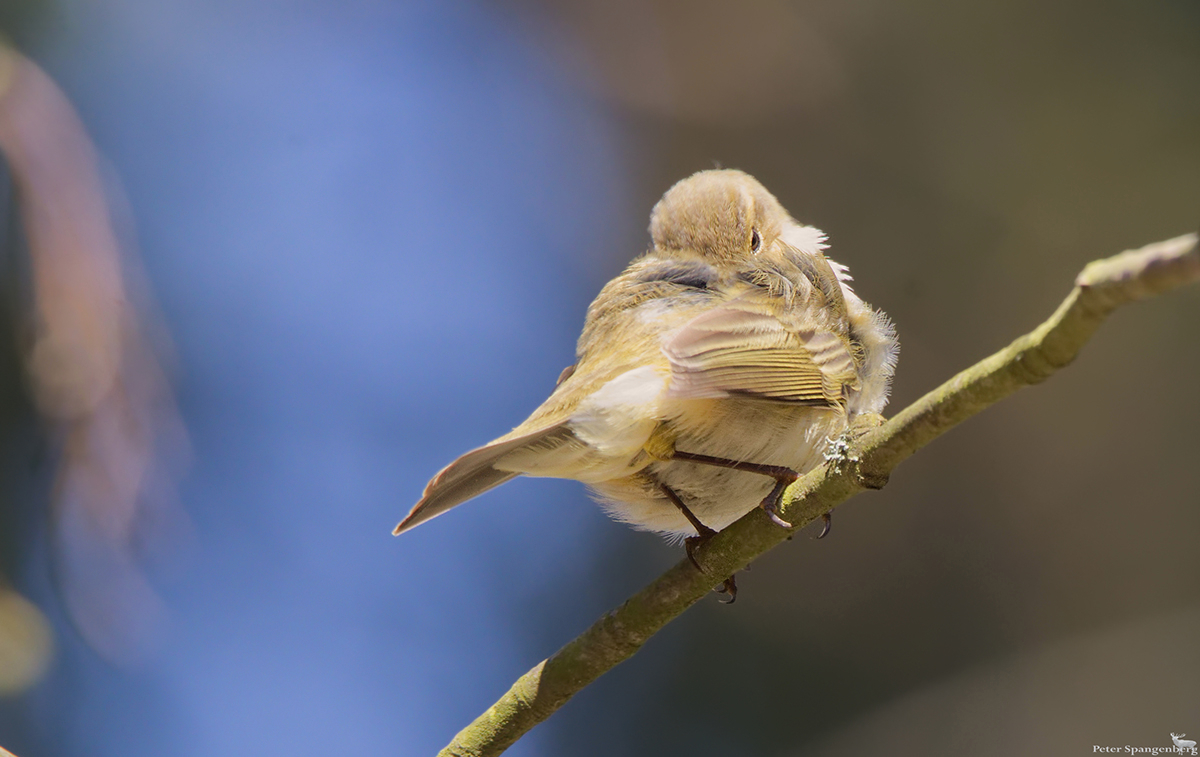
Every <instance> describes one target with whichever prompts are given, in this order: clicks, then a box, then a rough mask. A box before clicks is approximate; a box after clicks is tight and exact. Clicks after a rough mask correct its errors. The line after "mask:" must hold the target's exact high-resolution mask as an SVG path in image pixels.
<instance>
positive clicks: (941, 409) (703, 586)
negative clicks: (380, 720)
mask: <svg viewBox="0 0 1200 757" xmlns="http://www.w3.org/2000/svg"><path fill="white" fill-rule="evenodd" d="M1197 245H1198V243H1197V235H1196V234H1187V235H1184V236H1181V237H1177V238H1175V239H1170V240H1167V241H1165V242H1158V243H1155V244H1151V245H1148V246H1146V247H1143V248H1142V249H1140V250H1132V251H1130V252H1124V253H1121V254H1120V255H1116V256H1114V257H1111V258H1106V259H1104V260H1097V261H1094V262H1092V263H1090V264H1089V265H1088V266H1087V267H1086V268H1084V270H1083V272H1082V273H1080V274H1079V276H1078V277H1077V278H1076V279H1075V288H1074V289H1073V290H1072V291H1071V293H1070V294H1069V295H1068V296H1067V299H1066V300H1064V301H1063V303H1062V305H1060V306H1059V308H1058V310H1057V311H1055V313H1054V315H1052V316H1050V318H1049V320H1047V321H1046V322H1045V323H1043V324H1042V325H1041V326H1039V327H1038V328H1037V329H1035V330H1034V331H1033V332H1031V333H1029V334H1026V335H1024V336H1022V337H1020V338H1019V339H1017V340H1016V341H1014V342H1013V343H1012V344H1010V345H1009V346H1008V347H1006V348H1005V349H1003V350H1001V351H1000V352H997V353H996V354H994V355H992V356H991V357H989V358H987V359H985V360H983V361H981V362H979V363H977V364H975V365H973V366H971V367H970V368H968V369H967V370H965V371H963V372H962V373H959V374H958V375H957V376H955V377H954V378H952V379H950V380H949V381H947V382H946V383H944V384H942V385H941V386H939V387H938V388H937V389H934V390H933V391H932V392H930V393H928V394H926V395H925V396H924V397H922V398H921V399H919V400H917V401H916V402H914V403H913V404H912V405H910V406H909V407H907V408H905V409H904V410H903V411H901V412H900V413H899V414H898V415H896V416H895V417H894V418H892V419H891V420H889V421H887V422H886V423H883V424H882V425H874V427H873V428H863V426H862V425H859V426H857V427H856V428H855V429H853V430H852V436H853V440H852V441H851V442H850V444H849V446H848V448H847V450H846V451H845V453H844V454H842V455H839V456H838V457H837V458H836V459H833V460H831V461H830V462H828V463H826V464H825V465H823V466H821V467H820V468H817V469H816V470H813V471H811V472H809V473H808V474H806V475H805V476H804V477H802V478H801V479H800V480H799V481H797V482H796V483H795V484H793V485H792V486H791V487H790V488H789V489H788V491H787V494H786V497H785V503H784V505H783V508H782V512H781V515H782V517H783V518H784V520H787V521H789V522H791V523H792V524H794V527H793V528H792V529H790V530H788V529H782V528H780V527H779V526H777V525H775V524H774V523H772V522H771V521H770V519H769V518H768V517H767V516H766V514H765V513H764V512H763V511H762V510H761V509H758V508H755V509H754V510H752V511H751V512H749V513H747V514H746V515H745V516H743V517H742V518H741V519H740V520H738V521H737V522H736V523H734V524H733V525H731V526H729V527H728V528H726V529H725V530H724V531H722V532H721V533H719V534H718V535H717V536H715V537H714V538H713V539H712V540H710V541H709V542H707V543H706V544H704V545H703V546H702V547H701V548H699V549H698V550H696V553H695V556H696V559H697V560H698V561H699V563H700V565H701V566H702V567H703V569H704V573H701V572H699V571H697V570H696V568H695V567H694V566H693V565H692V564H691V563H690V562H689V561H688V560H683V561H681V562H679V563H678V564H677V565H675V566H674V567H672V568H671V569H670V570H668V571H667V572H666V573H664V574H663V575H662V576H660V577H659V578H658V579H657V580H655V581H654V582H653V583H651V584H650V585H649V586H647V587H646V588H644V589H642V590H641V591H640V592H638V593H637V594H635V595H634V596H633V597H631V598H630V599H628V600H627V601H626V602H625V604H623V605H621V606H620V607H618V608H617V609H616V610H613V611H612V612H610V613H608V614H607V615H605V616H604V617H602V618H600V620H598V621H596V623H595V624H593V625H592V627H591V628H589V629H588V630H586V631H584V632H583V634H581V635H580V636H578V637H577V638H576V639H575V640H574V641H572V642H570V643H569V644H567V645H566V646H565V647H563V648H562V649H560V650H559V651H558V652H556V653H555V654H554V655H553V656H551V657H550V658H549V659H547V660H544V661H542V662H541V663H539V664H538V665H537V666H536V667H534V668H533V669H532V670H530V671H529V672H528V673H526V674H525V675H523V676H521V677H520V678H519V679H518V680H517V682H516V683H515V684H513V687H512V688H511V689H509V691H508V692H507V693H506V694H505V695H504V696H502V697H501V698H500V700H499V701H498V702H496V703H495V704H494V705H492V706H491V707H490V708H488V710H487V712H485V713H483V714H482V715H480V716H479V717H478V718H477V719H476V720H475V722H473V723H471V724H470V725H469V726H467V727H466V728H464V729H463V730H462V731H461V732H459V734H458V735H457V736H455V737H454V741H452V742H451V743H450V745H449V746H447V747H446V748H445V749H443V750H442V751H441V752H440V755H442V756H443V757H488V756H490V755H497V754H500V753H501V752H503V751H504V750H505V749H507V748H508V747H509V746H510V745H511V744H513V742H515V741H516V740H517V739H519V738H520V737H521V736H522V735H524V734H525V732H526V731H528V730H529V729H531V728H533V727H534V726H535V725H537V724H538V723H540V722H542V721H543V720H545V719H546V718H548V717H549V716H550V715H551V714H553V713H554V711H555V710H557V709H558V708H559V707H561V706H562V705H563V704H564V703H565V702H566V701H567V700H568V699H570V698H571V697H572V696H574V695H575V694H576V693H577V692H579V691H580V690H582V689H583V688H584V687H585V686H587V685H588V684H589V683H591V682H592V681H594V680H596V679H597V678H599V677H600V676H601V675H603V674H604V673H605V672H607V671H608V670H609V669H610V668H612V667H614V666H615V665H617V664H618V663H620V662H623V661H624V660H626V659H628V658H629V657H631V656H633V654H634V653H635V652H637V651H638V649H640V648H641V646H642V644H644V643H646V641H647V640H648V639H649V638H650V637H651V636H653V635H654V634H655V633H657V632H658V631H659V629H661V628H662V627H663V626H665V625H666V624H667V623H669V622H670V621H671V620H673V619H674V618H675V617H676V616H678V615H679V614H681V613H682V612H683V611H684V610H686V609H687V608H688V607H690V606H691V605H693V604H694V603H696V602H697V601H699V600H700V599H701V598H702V597H704V596H705V595H706V594H708V593H709V591H711V590H712V587H713V585H714V584H719V583H720V582H721V580H722V579H724V578H725V577H726V576H729V575H732V574H733V573H735V572H737V571H739V570H741V569H743V568H745V567H746V565H748V564H749V563H750V561H751V560H753V559H754V558H756V557H758V556H759V555H761V554H763V553H764V552H766V551H767V550H769V549H771V548H772V547H774V546H776V545H777V544H779V543H781V542H783V541H785V540H787V539H788V538H789V537H790V536H791V535H792V532H793V531H795V530H796V529H798V528H801V527H803V526H805V525H807V524H808V523H811V522H812V521H813V520H815V519H817V518H820V517H821V516H822V515H824V514H825V513H828V512H830V511H832V510H833V508H835V507H837V506H838V505H840V504H841V503H842V502H845V501H846V500H847V499H849V498H850V497H852V496H854V495H856V494H859V493H861V492H863V491H865V490H867V489H879V488H882V486H883V485H884V484H886V483H887V479H888V476H889V475H890V474H891V472H892V470H893V469H894V468H895V467H896V466H897V465H899V464H900V463H902V462H903V461H904V460H906V459H908V457H909V456H910V455H912V454H913V453H914V452H916V451H917V450H919V449H920V448H922V447H924V446H925V445H926V444H929V443H930V442H931V441H933V440H934V439H936V438H937V437H939V436H941V435H942V434H944V433H946V432H947V431H949V430H950V429H952V428H954V427H955V426H957V425H958V424H959V423H962V422H963V421H965V420H966V419H967V418H970V417H971V416H973V415H975V414H976V413H978V412H980V411H981V410H983V409H985V408H987V407H989V406H990V405H993V404H995V403H996V402H999V401H1000V400H1002V399H1004V398H1005V397H1007V396H1009V395H1010V394H1012V393H1013V392H1015V391H1017V390H1018V389H1020V388H1022V387H1025V386H1030V385H1033V384H1038V383H1041V382H1042V381H1045V380H1046V379H1047V378H1049V377H1050V376H1051V375H1053V374H1054V373H1055V372H1056V371H1058V370H1059V369H1061V368H1063V367H1065V366H1066V365H1068V364H1069V363H1070V362H1071V361H1072V360H1074V359H1075V356H1076V355H1077V354H1079V350H1080V349H1081V348H1082V347H1083V345H1084V343H1086V342H1087V340H1088V339H1089V338H1091V336H1092V334H1093V333H1094V332H1095V331H1096V329H1097V328H1098V327H1099V326H1100V324H1101V322H1103V321H1104V319H1105V318H1106V317H1107V316H1108V315H1109V314H1110V313H1111V312H1112V311H1114V310H1116V309H1117V308H1118V307H1120V306H1121V305H1124V304H1126V303H1129V302H1133V301H1135V300H1140V299H1144V298H1146V297H1151V296H1153V295H1157V294H1162V293H1163V292H1167V291H1169V290H1171V289H1175V288H1176V287H1180V286H1183V285H1184V284H1189V283H1193V282H1196V281H1200V247H1198V246H1197ZM875 419H876V423H877V422H878V420H880V419H879V418H878V416H875Z"/></svg>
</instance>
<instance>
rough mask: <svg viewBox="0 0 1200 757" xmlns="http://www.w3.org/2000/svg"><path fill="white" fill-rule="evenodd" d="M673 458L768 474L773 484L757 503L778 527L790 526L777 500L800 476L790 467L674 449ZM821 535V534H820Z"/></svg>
mask: <svg viewBox="0 0 1200 757" xmlns="http://www.w3.org/2000/svg"><path fill="white" fill-rule="evenodd" d="M671 458H672V459H673V460H683V461H685V462H689V463H699V464H700V465H712V466H715V467H717V468H732V469H733V470H740V471H745V472H746V473H758V474H760V475H763V476H769V477H771V478H773V479H775V486H774V488H772V489H771V493H770V494H768V495H767V496H766V497H764V498H763V501H762V502H760V503H759V505H758V506H759V507H761V508H762V509H763V511H764V512H766V514H767V517H769V518H770V519H771V521H772V522H773V523H774V524H775V525H777V526H779V527H780V528H791V527H792V524H791V523H788V522H787V521H786V520H784V519H783V518H780V517H779V501H780V500H781V499H782V498H783V491H784V489H787V488H788V487H789V486H791V485H792V484H793V483H795V481H796V479H798V478H800V474H799V473H796V471H794V470H792V469H791V468H785V467H783V466H782V465H763V464H762V463H743V462H739V461H737V460H726V459H725V458H723V457H709V456H708V455H696V454H693V453H691V452H680V451H679V450H675V453H674V454H673V455H672V456H671ZM822 535H823V534H822Z"/></svg>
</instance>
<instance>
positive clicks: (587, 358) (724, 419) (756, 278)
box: [395, 170, 899, 555]
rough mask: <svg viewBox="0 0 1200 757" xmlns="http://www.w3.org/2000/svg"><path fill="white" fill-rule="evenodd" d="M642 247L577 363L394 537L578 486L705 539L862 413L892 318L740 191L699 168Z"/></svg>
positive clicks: (878, 400)
mask: <svg viewBox="0 0 1200 757" xmlns="http://www.w3.org/2000/svg"><path fill="white" fill-rule="evenodd" d="M650 235H651V237H652V238H653V245H654V246H653V248H652V249H651V250H650V251H649V252H647V253H646V254H645V255H642V256H641V257H639V258H637V259H636V260H634V261H633V262H632V263H631V264H630V265H629V267H628V268H626V269H625V271H624V272H622V273H621V274H620V275H619V276H617V277H616V278H615V279H613V280H612V281H610V282H609V283H608V285H607V286H605V287H604V289H603V290H602V291H601V292H600V295H599V296H598V297H597V298H596V300H595V302H593V303H592V305H591V307H590V308H588V312H587V320H586V322H585V323H584V327H583V334H582V336H580V338H579V345H578V349H577V352H576V355H577V358H578V360H577V362H576V363H575V365H574V366H572V367H570V368H568V369H567V370H565V371H563V375H562V376H561V377H560V379H559V383H558V386H557V388H555V390H554V392H553V393H552V394H551V395H550V397H549V398H548V399H547V400H546V401H545V402H544V403H542V406H541V407H539V408H538V409H537V410H535V411H534V412H533V415H531V416H530V417H529V418H528V419H527V420H526V421H525V422H524V423H522V424H521V425H520V426H517V427H516V428H515V429H513V430H512V431H511V432H510V433H508V434H505V435H504V436H502V437H500V438H499V439H497V440H495V441H494V442H492V443H491V444H488V445H487V446H484V447H480V448H479V449H476V450H472V451H471V452H468V453H466V454H465V455H463V456H462V457H460V458H458V459H457V460H455V461H454V462H453V463H451V464H450V465H448V466H447V467H446V468H444V469H443V470H442V471H441V472H440V473H438V474H437V475H436V476H434V478H433V480H432V481H430V482H429V485H428V486H427V487H426V488H425V494H424V496H423V497H422V498H421V501H420V502H418V503H417V504H416V506H415V507H413V509H412V512H410V513H409V514H408V516H407V517H406V518H405V519H404V520H403V521H402V522H401V523H400V525H398V526H396V530H395V533H397V534H399V533H401V532H403V531H406V530H408V529H410V528H412V527H414V526H416V525H418V524H420V523H423V522H425V521H427V520H429V519H430V518H433V517H435V516H438V515H441V514H442V513H444V512H445V511H447V510H449V509H450V508H452V507H454V506H455V505H457V504H459V503H461V502H464V501H466V500H468V499H470V498H472V497H474V496H476V495H477V494H481V493H483V492H485V491H487V490H488V489H491V488H492V487H493V486H497V485H499V484H502V483H504V482H505V481H508V480H509V479H511V478H513V477H514V476H517V475H520V474H525V475H527V476H552V477H555V478H572V479H576V480H578V481H582V482H584V483H586V484H588V485H589V486H590V487H591V488H592V490H593V491H594V492H595V493H596V495H597V497H598V499H599V500H600V502H601V503H602V505H603V506H604V508H605V509H606V510H607V511H608V513H609V514H610V515H611V516H612V517H614V518H616V519H617V520H620V521H624V522H626V523H629V524H631V525H632V526H633V527H634V528H638V529H643V530H648V531H658V532H660V533H663V534H667V535H670V536H673V537H676V538H679V537H685V536H692V537H693V538H692V539H688V540H687V541H688V544H689V555H690V553H691V550H690V547H691V546H692V545H693V544H694V543H695V541H696V538H697V537H700V538H704V537H707V536H710V535H712V534H713V533H715V532H716V531H719V530H721V529H723V528H725V527H726V526H728V525H729V524H730V523H732V522H733V521H735V520H737V519H738V518H739V517H741V516H742V515H744V514H745V513H747V512H749V511H750V510H751V509H753V508H754V507H756V506H762V507H763V508H764V509H766V510H767V512H768V513H769V514H770V515H771V516H772V518H773V519H774V520H776V522H778V523H780V524H781V525H784V526H788V525H789V524H786V523H784V522H783V521H782V520H780V519H779V517H778V515H776V514H775V509H776V507H777V506H778V504H779V499H780V497H781V495H782V493H783V490H784V488H786V486H787V484H789V483H791V482H792V481H794V480H795V479H796V478H797V476H798V475H800V474H803V473H805V472H807V471H809V470H811V469H812V468H814V467H816V466H817V465H818V464H820V463H821V462H822V456H823V453H824V452H825V450H826V449H827V448H828V446H829V444H830V441H831V440H833V439H836V438H838V437H840V436H841V435H842V434H843V433H844V432H845V431H846V430H847V428H848V427H849V424H850V421H851V420H852V419H853V418H854V416H855V415H857V414H860V413H878V412H880V411H881V410H882V409H883V407H884V405H885V404H887V395H888V386H889V383H890V381H891V377H892V372H893V370H894V368H895V364H896V356H897V352H898V350H899V344H898V342H897V341H896V335H895V331H894V330H893V328H892V325H891V323H890V322H889V321H888V319H887V318H886V317H885V316H884V315H883V314H882V313H880V312H878V311H875V310H872V309H871V307H870V306H869V305H867V304H866V303H864V302H863V301H862V300H861V299H859V298H858V296H857V295H856V294H855V293H854V291H853V290H852V289H851V288H850V284H849V282H850V275H849V273H848V271H847V269H846V267H845V266H842V265H839V264H838V263H835V262H833V261H831V260H829V259H828V258H826V257H825V255H824V254H823V252H822V251H823V250H824V249H825V248H826V244H825V235H824V234H823V233H822V232H821V231H819V230H818V229H815V228H813V227H812V226H805V225H803V224H801V223H798V222H796V221H795V220H793V219H792V217H791V216H790V215H788V213H787V211H786V210H784V209H783V206H781V205H780V204H779V201H778V200H776V199H775V197H774V196H773V195H771V193H770V192H768V191H767V190H766V189H765V188H764V187H763V186H762V185H761V184H759V183H758V182H757V181H756V180H755V179H754V178H753V177H751V176H749V175H747V174H745V173H742V172H741V171H729V170H721V171H702V172H700V173H697V174H695V175H693V176H690V177H688V178H686V179H684V180H682V181H680V182H679V183H677V184H676V185H675V186H673V187H671V189H670V190H669V191H668V192H667V193H666V194H665V195H663V198H662V200H660V201H659V203H658V204H657V205H656V206H655V208H654V211H653V213H652V214H651V217H650Z"/></svg>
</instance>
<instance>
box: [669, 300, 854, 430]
mask: <svg viewBox="0 0 1200 757" xmlns="http://www.w3.org/2000/svg"><path fill="white" fill-rule="evenodd" d="M851 350H852V348H851V347H850V345H849V344H848V343H847V341H846V339H845V338H843V337H842V336H840V335H839V334H837V333H835V332H834V331H832V330H830V329H829V328H826V327H822V326H820V325H815V323H814V324H808V325H806V323H805V321H804V320H803V319H797V318H795V317H792V316H786V315H785V316H783V317H780V316H777V315H776V314H774V313H773V312H772V310H771V308H770V307H768V303H766V302H763V301H762V300H760V299H758V298H747V297H739V298H737V299H734V300H731V301H729V302H727V303H725V304H724V305H722V306H720V307H717V308H714V309H712V310H709V311H706V312H704V313H702V314H701V315H698V316H696V317H695V318H693V319H692V320H690V321H689V322H688V323H687V324H685V325H684V326H683V327H682V328H681V329H679V330H678V331H677V332H675V333H674V334H673V335H671V337H670V338H668V339H667V341H666V342H665V343H664V345H663V352H664V353H665V354H666V356H667V359H668V361H669V363H670V366H671V383H670V388H669V389H668V392H669V395H670V396H672V397H676V398H680V399H701V398H720V397H730V396H742V397H748V398H757V399H763V400H771V401H775V402H790V403H796V404H802V405H814V406H826V407H835V406H839V405H841V404H842V403H843V402H844V399H845V389H853V388H857V387H858V385H859V376H858V370H857V366H856V363H855V360H854V357H853V353H852V351H851Z"/></svg>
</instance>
